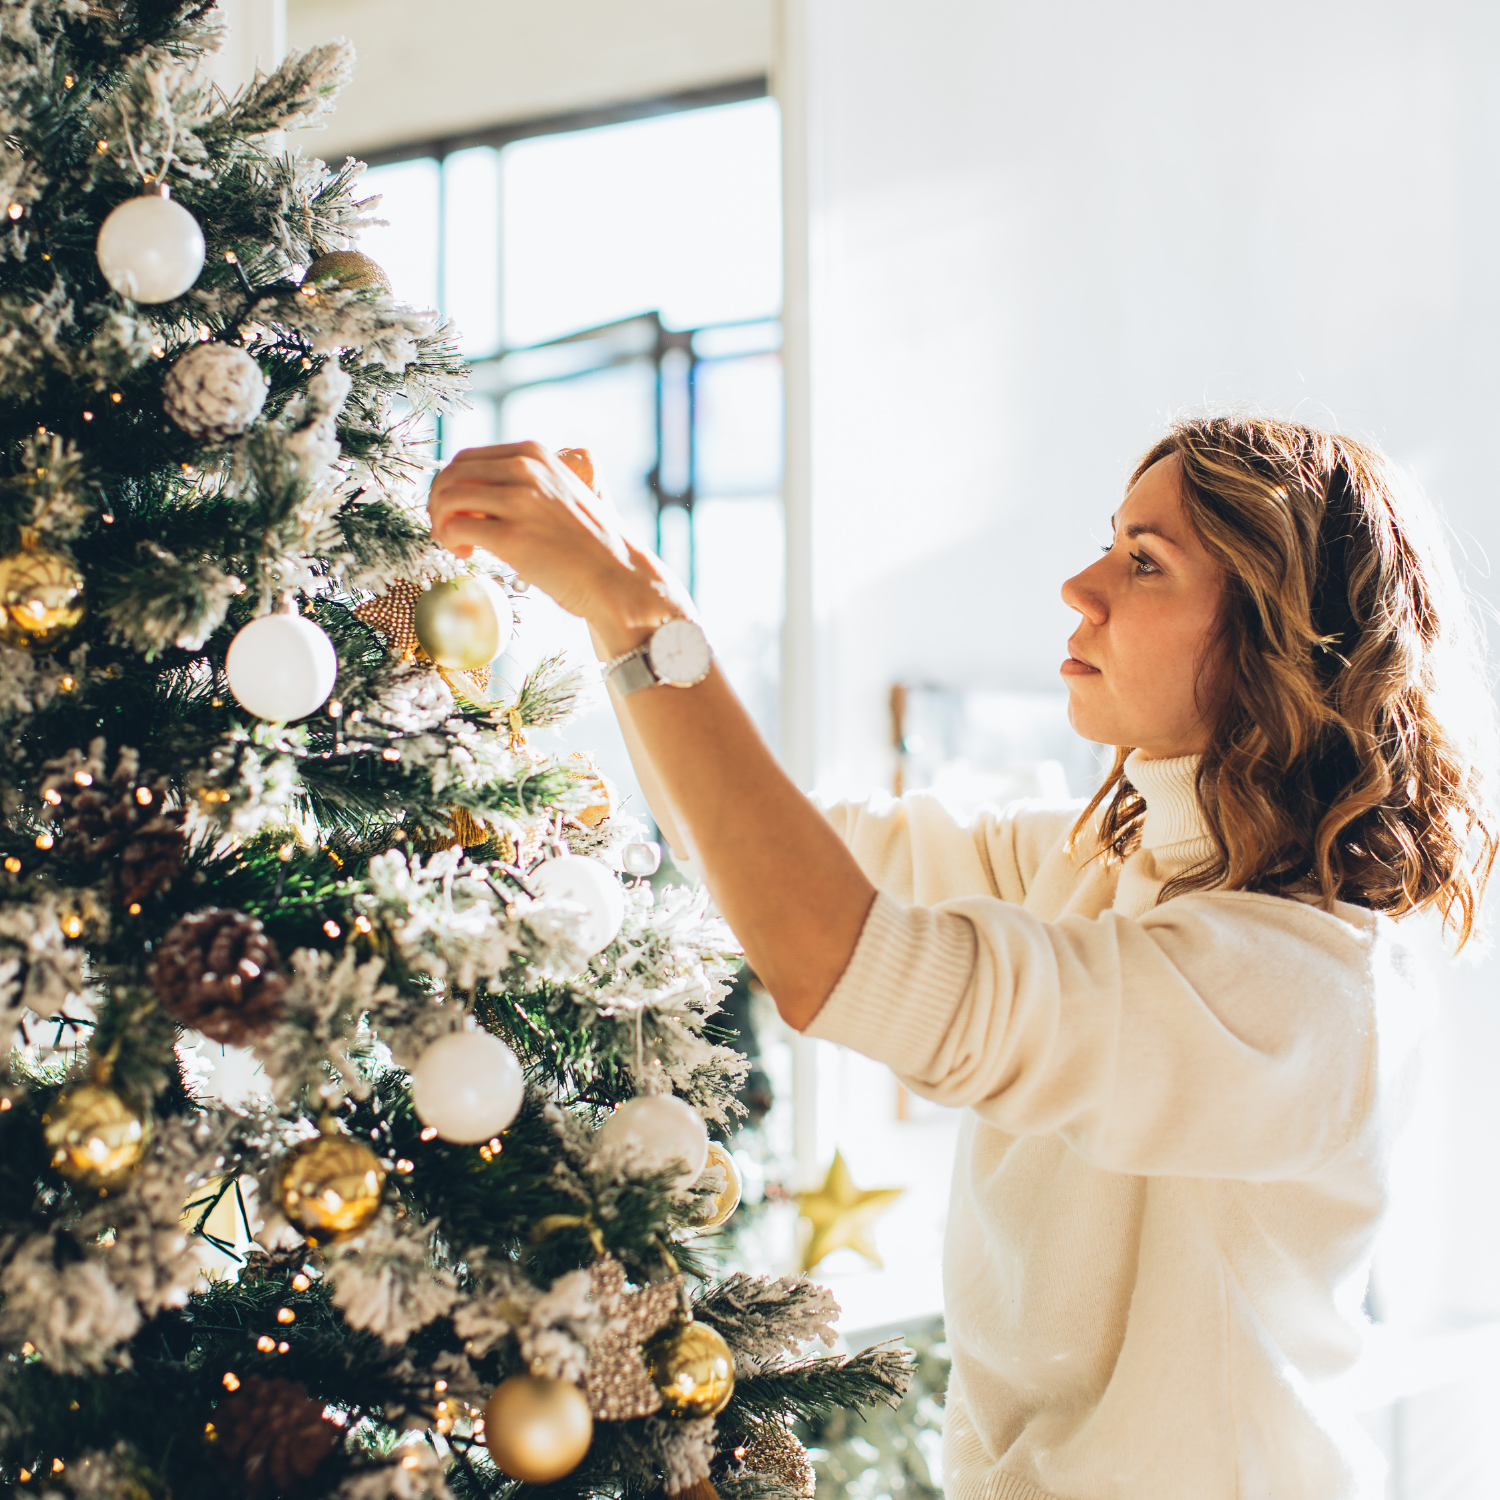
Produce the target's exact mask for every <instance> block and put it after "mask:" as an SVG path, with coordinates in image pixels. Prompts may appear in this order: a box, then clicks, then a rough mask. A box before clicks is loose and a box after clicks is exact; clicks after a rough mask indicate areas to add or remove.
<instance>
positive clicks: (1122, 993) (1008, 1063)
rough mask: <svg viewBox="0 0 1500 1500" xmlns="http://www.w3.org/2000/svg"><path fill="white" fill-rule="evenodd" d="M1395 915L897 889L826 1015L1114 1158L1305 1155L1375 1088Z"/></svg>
mask: <svg viewBox="0 0 1500 1500" xmlns="http://www.w3.org/2000/svg"><path fill="white" fill-rule="evenodd" d="M1387 925H1388V924H1387ZM1376 935H1377V934H1376V930H1375V929H1374V928H1371V930H1369V931H1366V930H1362V929H1361V928H1359V927H1356V926H1354V925H1352V924H1351V923H1349V922H1345V921H1342V920H1340V919H1339V918H1337V917H1333V916H1330V915H1329V914H1327V913H1325V912H1322V911H1319V910H1317V909H1315V908H1312V907H1309V906H1306V905H1304V904H1302V903H1300V902H1296V901H1289V900H1282V899H1278V898H1275V897H1270V896H1259V895H1253V894H1249V893H1244V892H1228V893H1225V892H1216V893H1209V894H1202V895H1190V896H1183V897H1179V898H1177V899H1176V900H1173V901H1170V902H1167V903H1166V904H1165V905H1164V906H1161V907H1158V908H1156V909H1155V910H1154V911H1152V912H1150V913H1148V914H1147V915H1146V916H1145V917H1143V918H1140V919H1134V918H1130V917H1125V916H1121V915H1120V914H1119V913H1116V912H1112V911H1111V912H1105V913H1104V914H1103V915H1102V916H1101V917H1098V918H1095V919H1085V918H1081V917H1071V916H1069V917H1064V918H1062V919H1061V920H1059V921H1057V922H1043V921H1041V920H1039V919H1038V918H1037V917H1035V916H1033V915H1032V914H1031V913H1029V912H1026V911H1024V910H1022V909H1019V908H1017V907H1015V906H1013V905H1009V904H1006V903H1003V902H1000V901H995V900H987V899H984V898H982V897H981V898H968V899H962V900H957V901H951V902H947V903H944V904H942V905H939V906H935V907H906V906H903V905H901V904H900V903H899V902H897V901H894V900H892V899H891V898H890V897H889V896H886V895H880V896H878V897H877V898H876V901H875V903H874V905H873V906H872V908H871V910H870V915H869V916H868V918H867V919H866V922H865V926H864V930H863V931H862V933H861V935H860V939H859V942H858V944H857V946H856V948H855V951H854V954H853V957H852V958H851V960H850V962H849V966H848V968H847V969H846V971H845V973H844V974H843V976H842V977H841V978H840V980H839V982H838V984H837V985H836V986H835V988H834V990H833V993H832V994H831V995H830V996H829V998H828V1000H827V1002H826V1003H825V1004H824V1006H823V1009H822V1010H821V1011H820V1012H819V1013H818V1015H817V1017H816V1018H815V1019H814V1021H813V1023H812V1025H811V1026H810V1027H809V1028H808V1035H810V1036H815V1037H820V1038H823V1039H826V1040H829V1041H835V1042H841V1043H843V1044H844V1045H846V1046H850V1047H853V1048H854V1049H855V1050H856V1051H859V1052H863V1053H865V1054H866V1055H867V1056H870V1057H873V1058H875V1059H877V1060H879V1061H881V1062H885V1063H887V1064H888V1065H889V1066H891V1067H892V1068H893V1069H895V1070H896V1072H897V1074H898V1075H899V1076H900V1077H901V1078H902V1080H903V1082H905V1083H906V1084H907V1085H908V1086H909V1087H911V1088H912V1089H913V1090H914V1091H916V1092H918V1093H920V1094H923V1095H925V1096H926V1097H928V1098H931V1099H934V1100H936V1101H937V1102H939V1103H942V1104H948V1105H969V1106H972V1107H973V1108H974V1109H975V1110H976V1111H977V1112H978V1113H979V1114H980V1115H981V1116H982V1117H984V1118H985V1119H986V1120H988V1121H989V1122H990V1123H992V1124H994V1125H996V1126H998V1127H999V1128H1000V1129H1002V1130H1004V1131H1007V1132H1009V1133H1011V1134H1014V1135H1054V1134H1055V1135H1060V1136H1062V1137H1063V1138H1064V1139H1065V1140H1066V1141H1068V1143H1069V1144H1070V1145H1071V1146H1072V1147H1073V1148H1074V1149H1075V1150H1076V1151H1078V1152H1079V1154H1080V1155H1082V1156H1083V1157H1084V1158H1085V1159H1087V1160H1089V1161H1091V1162H1092V1163H1093V1164H1095V1165H1096V1166H1100V1167H1103V1168H1106V1169H1108V1170H1112V1171H1120V1172H1132V1173H1139V1174H1151V1175H1174V1176H1213V1177H1231V1178H1241V1179H1247V1180H1262V1179H1270V1178H1287V1177H1294V1176H1299V1175H1306V1174H1310V1173H1312V1172H1315V1171H1317V1170H1318V1169H1319V1167H1321V1166H1322V1165H1323V1164H1324V1163H1326V1162H1327V1161H1329V1160H1330V1159H1331V1158H1332V1157H1333V1156H1334V1155H1335V1154H1337V1152H1338V1151H1340V1150H1341V1149H1342V1148H1343V1147H1344V1146H1346V1145H1347V1144H1348V1143H1349V1142H1350V1141H1351V1140H1352V1139H1353V1138H1354V1136H1355V1134H1356V1133H1357V1131H1358V1128H1359V1124H1360V1121H1361V1119H1362V1117H1363V1112H1364V1110H1365V1107H1366V1100H1367V1097H1368V1094H1369V1091H1370V1086H1371V1079H1370V1074H1371V1068H1372V1063H1373V1058H1374V1041H1373V1033H1374V1026H1373V1021H1372V1017H1373V995H1372V989H1373V983H1372V979H1371V973H1372V960H1371V947H1372V944H1373V943H1374V942H1375V940H1376ZM1398 967H1399V966H1398Z"/></svg>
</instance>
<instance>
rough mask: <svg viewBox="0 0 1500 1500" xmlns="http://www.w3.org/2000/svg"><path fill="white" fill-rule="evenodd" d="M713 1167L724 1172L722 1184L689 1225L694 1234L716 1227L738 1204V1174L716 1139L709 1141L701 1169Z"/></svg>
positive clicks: (732, 1159)
mask: <svg viewBox="0 0 1500 1500" xmlns="http://www.w3.org/2000/svg"><path fill="white" fill-rule="evenodd" d="M715 1169H717V1170H718V1171H720V1172H722V1173H723V1174H724V1186H723V1187H722V1188H720V1189H719V1191H718V1192H717V1193H715V1194H714V1195H713V1197H712V1198H711V1199H710V1200H709V1203H708V1207H707V1211H706V1213H705V1215H704V1217H703V1218H701V1219H698V1220H696V1221H694V1223H692V1224H691V1225H690V1226H689V1228H690V1229H691V1230H692V1232H693V1233H694V1234H707V1233H708V1231H709V1230H711V1229H717V1228H718V1227H719V1226H720V1225H721V1224H723V1223H724V1222H725V1221H726V1220H727V1219H728V1218H729V1216H730V1214H732V1213H733V1212H734V1211H735V1209H737V1208H738V1207H739V1206H740V1174H739V1173H738V1172H737V1171H735V1168H734V1158H733V1157H732V1156H731V1155H730V1154H729V1152H728V1151H726V1150H725V1149H724V1147H723V1146H721V1145H720V1144H719V1143H718V1142H717V1141H710V1142H709V1143H708V1165H707V1166H706V1167H704V1169H703V1170H704V1171H705V1172H711V1171H714V1170H715Z"/></svg>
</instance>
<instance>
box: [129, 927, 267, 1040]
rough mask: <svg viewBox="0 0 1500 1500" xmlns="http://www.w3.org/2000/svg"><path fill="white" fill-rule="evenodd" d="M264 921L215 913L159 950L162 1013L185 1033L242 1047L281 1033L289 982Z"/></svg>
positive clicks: (153, 971)
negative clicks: (197, 1033) (276, 1030)
mask: <svg viewBox="0 0 1500 1500" xmlns="http://www.w3.org/2000/svg"><path fill="white" fill-rule="evenodd" d="M280 965H281V955H280V954H279V953H278V952H277V951H276V944H275V943H273V942H272V941H271V939H270V938H269V937H268V936H267V935H266V930H265V928H264V927H263V926H262V925H261V923H260V921H259V920H258V919H257V918H255V917H251V916H247V915H246V914H245V913H244V912H242V911H225V910H224V909H223V908H222V907H217V906H214V907H210V908H209V910H207V911H200V912H195V913H194V914H193V915H192V916H190V917H184V918H183V919H182V920H181V921H180V922H178V923H177V925H176V926H175V927H173V928H172V930H171V931H170V932H168V933H167V935H166V936H165V937H164V938H162V940H161V942H160V944H159V945H158V946H157V949H156V957H155V958H154V959H153V960H152V961H151V968H150V970H149V971H148V972H149V975H150V979H151V987H152V988H153V989H154V990H155V991H156V993H157V995H158V996H160V998H161V1003H162V1008H163V1009H164V1010H165V1011H166V1012H167V1014H168V1015H169V1016H171V1017H172V1019H173V1020H174V1021H176V1022H178V1023H179V1024H180V1025H183V1026H188V1027H191V1028H192V1029H193V1030H195V1031H201V1032H202V1033H203V1034H204V1036H206V1037H209V1038H211V1039H212V1040H213V1041H216V1042H228V1043H229V1045H230V1046H232V1047H243V1046H244V1045H245V1043H246V1042H248V1041H249V1040H250V1039H251V1038H252V1037H254V1036H258V1035H259V1034H261V1033H262V1032H264V1031H267V1030H269V1029H270V1028H271V1027H272V1026H273V1025H275V1023H276V1021H277V1019H278V1018H279V1017H280V1015H281V1000H282V996H283V995H284V994H285V993H286V978H285V976H284V975H283V974H282V973H281V968H280Z"/></svg>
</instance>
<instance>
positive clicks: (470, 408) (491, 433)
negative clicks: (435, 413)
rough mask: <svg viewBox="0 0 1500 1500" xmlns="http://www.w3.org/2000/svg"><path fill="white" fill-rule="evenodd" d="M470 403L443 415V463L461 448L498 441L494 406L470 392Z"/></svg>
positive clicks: (488, 399) (485, 398) (492, 403)
mask: <svg viewBox="0 0 1500 1500" xmlns="http://www.w3.org/2000/svg"><path fill="white" fill-rule="evenodd" d="M468 399H469V404H468V405H467V406H463V407H455V408H454V409H453V410H452V411H447V412H444V413H443V453H442V456H443V458H444V460H447V459H450V458H452V457H453V455H454V454H455V453H458V452H460V451H461V450H463V449H464V448H483V447H484V446H486V445H487V444H489V443H498V442H499V441H500V438H499V435H498V430H499V423H498V422H497V421H496V418H495V403H494V402H493V401H492V400H491V399H490V398H489V397H488V396H484V395H479V394H477V393H475V392H473V391H471V392H470V393H469V398H468Z"/></svg>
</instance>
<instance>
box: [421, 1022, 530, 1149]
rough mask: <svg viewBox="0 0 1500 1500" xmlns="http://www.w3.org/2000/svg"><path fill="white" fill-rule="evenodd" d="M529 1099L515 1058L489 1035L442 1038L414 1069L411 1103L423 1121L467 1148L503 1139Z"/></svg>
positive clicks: (466, 1033)
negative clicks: (493, 1139) (495, 1138)
mask: <svg viewBox="0 0 1500 1500" xmlns="http://www.w3.org/2000/svg"><path fill="white" fill-rule="evenodd" d="M525 1096H526V1083H525V1080H524V1079H523V1078H522V1076H521V1064H520V1063H519V1062H517V1061H516V1054H515V1053H514V1052H512V1051H511V1050H510V1048H509V1047H507V1046H506V1045H505V1043H504V1042H502V1041H501V1040H500V1038H499V1037H497V1036H495V1035H494V1034H493V1033H492V1032H488V1031H454V1032H450V1033H449V1035H447V1036H441V1037H439V1038H438V1039H437V1041H435V1042H434V1043H433V1044H432V1045H431V1046H430V1047H428V1048H427V1050H426V1051H425V1052H423V1053H422V1055H421V1057H419V1058H418V1059H417V1065H416V1067H414V1068H413V1069H412V1070H411V1097H412V1103H413V1104H414V1105H415V1106H416V1110H417V1114H418V1115H419V1116H420V1118H421V1120H422V1123H423V1124H424V1125H430V1126H431V1127H432V1128H433V1129H434V1130H435V1131H437V1133H438V1134H439V1135H440V1136H442V1138H443V1139H444V1140H445V1141H457V1142H459V1143H460V1144H462V1145H473V1144H474V1143H475V1142H477V1141H487V1140H489V1138H490V1137H491V1136H495V1135H499V1134H500V1132H501V1131H502V1130H504V1129H505V1127H506V1126H507V1125H509V1124H510V1122H511V1121H512V1120H514V1119H515V1117H516V1115H517V1113H518V1112H519V1111H520V1108H521V1101H522V1099H524V1098H525Z"/></svg>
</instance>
